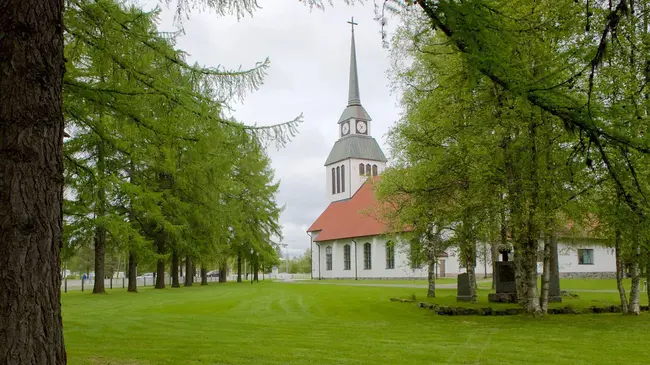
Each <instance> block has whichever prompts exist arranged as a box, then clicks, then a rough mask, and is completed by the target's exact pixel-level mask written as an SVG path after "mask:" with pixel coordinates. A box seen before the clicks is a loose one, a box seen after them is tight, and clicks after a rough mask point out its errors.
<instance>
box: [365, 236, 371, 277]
mask: <svg viewBox="0 0 650 365" xmlns="http://www.w3.org/2000/svg"><path fill="white" fill-rule="evenodd" d="M363 268H364V270H370V269H372V251H371V246H370V243H369V242H366V243H364V244H363Z"/></svg>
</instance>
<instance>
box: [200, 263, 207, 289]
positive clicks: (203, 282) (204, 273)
mask: <svg viewBox="0 0 650 365" xmlns="http://www.w3.org/2000/svg"><path fill="white" fill-rule="evenodd" d="M201 285H208V270H206V269H205V266H203V265H201Z"/></svg>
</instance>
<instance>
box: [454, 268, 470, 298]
mask: <svg viewBox="0 0 650 365" xmlns="http://www.w3.org/2000/svg"><path fill="white" fill-rule="evenodd" d="M457 282H458V284H457V285H456V288H457V292H456V301H457V302H471V301H472V291H471V288H470V286H469V274H468V273H464V274H460V275H458V280H457Z"/></svg>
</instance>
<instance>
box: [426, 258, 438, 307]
mask: <svg viewBox="0 0 650 365" xmlns="http://www.w3.org/2000/svg"><path fill="white" fill-rule="evenodd" d="M433 251H434V250H432V249H431V248H430V247H429V249H428V250H427V261H428V263H429V275H428V276H427V279H428V281H429V287H428V288H427V297H429V298H435V297H436V261H435V260H436V257H435V256H436V254H435V253H434V252H433Z"/></svg>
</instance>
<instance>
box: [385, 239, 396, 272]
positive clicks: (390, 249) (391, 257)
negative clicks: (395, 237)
mask: <svg viewBox="0 0 650 365" xmlns="http://www.w3.org/2000/svg"><path fill="white" fill-rule="evenodd" d="M386 268H387V269H394V268H395V244H394V243H393V241H388V242H386Z"/></svg>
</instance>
